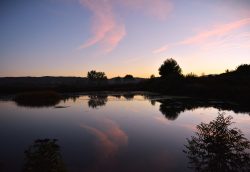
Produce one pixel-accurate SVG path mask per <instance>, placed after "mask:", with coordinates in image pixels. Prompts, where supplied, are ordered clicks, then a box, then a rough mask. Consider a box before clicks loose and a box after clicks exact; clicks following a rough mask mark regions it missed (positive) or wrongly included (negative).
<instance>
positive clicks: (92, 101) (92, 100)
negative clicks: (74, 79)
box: [88, 95, 108, 109]
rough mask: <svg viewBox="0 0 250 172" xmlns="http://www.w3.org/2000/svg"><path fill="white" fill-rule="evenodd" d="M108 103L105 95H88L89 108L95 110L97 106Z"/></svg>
mask: <svg viewBox="0 0 250 172" xmlns="http://www.w3.org/2000/svg"><path fill="white" fill-rule="evenodd" d="M107 101H108V96H106V95H90V96H89V101H88V106H89V107H90V108H93V109H95V108H97V107H98V106H105V105H106V103H107Z"/></svg>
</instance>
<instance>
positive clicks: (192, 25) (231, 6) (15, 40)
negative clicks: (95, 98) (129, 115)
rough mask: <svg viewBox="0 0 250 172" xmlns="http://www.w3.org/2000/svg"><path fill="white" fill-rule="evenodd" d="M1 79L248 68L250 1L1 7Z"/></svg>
mask: <svg viewBox="0 0 250 172" xmlns="http://www.w3.org/2000/svg"><path fill="white" fill-rule="evenodd" d="M0 23H1V25H0V26H1V27H0V76H1V77H2V76H48V75H50V76H86V73H87V71H89V70H92V69H93V70H97V71H104V72H105V73H106V74H107V76H108V77H114V76H118V75H119V76H124V75H125V74H132V75H134V76H138V77H149V76H150V75H151V74H155V75H158V68H159V66H160V65H161V63H162V62H163V61H164V60H165V59H167V58H174V59H176V60H177V62H178V63H179V65H180V66H181V68H182V69H183V72H184V74H186V73H190V72H194V73H196V74H199V75H200V74H201V73H205V74H209V73H213V74H214V73H221V72H224V71H225V70H226V69H235V67H237V66H238V65H240V64H242V63H250V0H1V1H0Z"/></svg>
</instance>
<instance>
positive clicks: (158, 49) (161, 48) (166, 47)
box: [153, 44, 170, 54]
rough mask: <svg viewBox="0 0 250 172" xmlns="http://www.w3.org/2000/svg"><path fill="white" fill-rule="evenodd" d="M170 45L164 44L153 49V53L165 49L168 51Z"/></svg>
mask: <svg viewBox="0 0 250 172" xmlns="http://www.w3.org/2000/svg"><path fill="white" fill-rule="evenodd" d="M169 47H170V45H168V44H167V45H164V46H162V47H160V48H157V49H155V50H154V51H153V53H155V54H157V53H161V52H164V51H167V50H168V49H169Z"/></svg>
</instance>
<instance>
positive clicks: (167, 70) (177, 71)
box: [159, 58, 182, 78]
mask: <svg viewBox="0 0 250 172" xmlns="http://www.w3.org/2000/svg"><path fill="white" fill-rule="evenodd" d="M159 74H160V76H161V77H162V78H167V77H169V76H181V75H182V70H181V68H180V66H179V65H178V63H177V62H176V61H175V60H174V59H172V58H170V59H167V60H165V61H164V62H163V64H162V65H161V66H160V68H159Z"/></svg>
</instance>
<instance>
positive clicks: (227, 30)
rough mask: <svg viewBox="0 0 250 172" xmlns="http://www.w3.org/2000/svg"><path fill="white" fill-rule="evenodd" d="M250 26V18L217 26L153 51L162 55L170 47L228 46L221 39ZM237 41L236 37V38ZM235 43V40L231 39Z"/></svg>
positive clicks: (226, 42)
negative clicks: (196, 45) (195, 45)
mask: <svg viewBox="0 0 250 172" xmlns="http://www.w3.org/2000/svg"><path fill="white" fill-rule="evenodd" d="M249 24H250V18H244V19H241V20H238V21H234V22H231V23H226V24H220V25H217V26H214V27H213V28H210V29H209V30H205V31H202V32H200V33H198V34H196V35H194V36H192V37H189V38H186V39H184V40H182V41H179V42H176V43H171V44H166V45H163V46H162V47H160V48H157V49H155V50H153V53H161V52H164V51H166V50H168V49H169V48H170V47H173V46H178V45H193V44H199V45H202V46H204V47H208V46H212V45H223V44H224V45H226V44H227V45H228V42H229V40H227V41H226V40H218V38H219V39H221V37H223V36H224V37H225V36H227V37H229V36H230V35H232V32H233V31H235V30H237V29H240V28H242V27H244V26H246V25H249ZM235 39H236V37H235ZM231 41H232V42H233V40H232V39H231Z"/></svg>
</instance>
